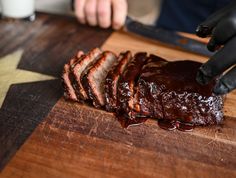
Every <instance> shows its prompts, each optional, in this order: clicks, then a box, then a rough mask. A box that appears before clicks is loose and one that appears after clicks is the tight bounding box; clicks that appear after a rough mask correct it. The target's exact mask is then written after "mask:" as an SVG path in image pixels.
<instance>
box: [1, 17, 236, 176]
mask: <svg viewBox="0 0 236 178" xmlns="http://www.w3.org/2000/svg"><path fill="white" fill-rule="evenodd" d="M58 23H59V22H58ZM50 25H54V23H53V22H52V23H51V24H50ZM68 25H71V22H70V23H68ZM80 28H85V27H80ZM86 28H87V27H86ZM0 31H1V30H0ZM94 31H95V32H97V29H96V30H94ZM95 32H94V33H95ZM100 33H102V32H101V31H100V32H99V34H100ZM71 36H76V35H75V34H74V35H71ZM71 38H72V37H71ZM75 41H76V40H75ZM77 42H78V44H79V43H81V41H77ZM64 46H67V45H64ZM91 48H92V47H91ZM102 48H103V49H107V50H112V51H115V52H117V53H118V52H120V51H124V50H127V49H130V50H131V51H133V52H135V51H147V52H150V53H154V54H157V55H160V56H162V57H165V58H167V59H168V60H177V59H178V60H182V59H191V60H196V61H201V62H204V61H206V60H207V58H205V57H203V56H198V55H195V54H191V53H187V52H182V51H179V50H176V49H170V48H168V47H167V46H163V45H161V44H159V43H153V42H150V41H147V40H145V39H143V38H140V37H136V36H131V35H127V34H125V33H123V32H114V33H113V34H112V35H111V36H110V37H109V38H108V40H107V41H106V42H105V43H104V44H103V46H102ZM71 50H72V49H71ZM58 52H59V51H58ZM72 52H74V51H67V52H65V53H66V54H64V55H65V56H64V57H68V56H70V55H71V53H72ZM46 53H48V54H49V52H48V51H47V50H46ZM55 53H56V52H55ZM41 55H42V54H41ZM38 59H40V58H38ZM28 60H29V59H28ZM61 60H62V61H63V62H65V59H61ZM49 61H50V60H49ZM49 63H50V62H49ZM59 63H60V62H59ZM48 65H49V64H48ZM51 65H52V63H51ZM57 65H59V67H61V66H60V65H61V64H55V63H53V66H54V67H56V68H57ZM45 68H47V67H45ZM48 68H49V66H48ZM55 71H56V69H55ZM49 83H50V82H49ZM56 86H57V85H56V84H55V87H56ZM56 88H57V87H56ZM32 90H33V89H32ZM57 90H61V88H57V89H55V93H60V92H58V91H57ZM45 91H46V90H45ZM50 91H51V92H53V91H54V89H53V88H52V89H51V90H50ZM49 94H50V92H49ZM52 95H55V94H52V93H51V94H50V96H52ZM59 95H60V94H59ZM17 96H18V95H17ZM17 96H12V97H13V98H15V97H17ZM42 100H43V99H42ZM235 105H236V92H235V91H234V92H232V93H231V94H229V95H228V96H227V98H226V101H225V121H224V123H223V125H219V126H213V127H204V128H201V127H200V128H195V129H194V131H193V132H181V131H171V132H170V131H166V130H162V129H160V128H159V127H158V126H157V124H156V121H154V120H148V121H147V122H146V123H145V124H142V125H140V126H136V127H129V128H128V129H123V128H122V127H121V126H120V124H119V122H118V121H117V120H116V119H115V117H114V116H113V115H112V114H110V113H107V112H105V111H101V110H97V109H94V108H92V107H90V106H86V105H81V104H78V103H72V102H68V101H65V100H64V99H63V98H62V97H61V98H60V99H59V101H57V103H56V105H55V106H54V107H53V108H52V110H51V111H50V112H49V113H48V115H47V116H46V117H45V118H44V120H43V121H42V122H39V125H38V127H37V128H36V129H35V130H34V132H33V134H32V135H31V136H30V137H29V138H28V139H27V140H26V141H25V143H24V144H23V145H22V146H21V148H20V149H19V150H18V151H17V152H16V154H15V156H14V157H13V158H12V159H11V160H10V161H9V163H8V164H7V165H6V166H5V168H4V169H3V170H2V172H1V174H0V177H8V178H13V177H24V178H28V177H29V178H31V177H33V178H37V177H45V178H49V177H50V178H51V177H63V178H64V177H181V178H182V177H196V178H198V177H204V178H205V177H214V178H217V177H219V178H220V177H236V110H235ZM35 108H37V107H35ZM35 112H36V111H35ZM32 119H33V118H32ZM14 124H15V125H13V126H12V128H14V127H16V125H17V124H16V123H14ZM0 128H1V127H0ZM0 131H1V130H0ZM0 133H1V134H2V132H0ZM9 134H11V133H10V132H9ZM0 138H1V137H0ZM0 144H1V143H0ZM0 148H1V147H0ZM0 153H1V150H0ZM0 160H1V159H0Z"/></svg>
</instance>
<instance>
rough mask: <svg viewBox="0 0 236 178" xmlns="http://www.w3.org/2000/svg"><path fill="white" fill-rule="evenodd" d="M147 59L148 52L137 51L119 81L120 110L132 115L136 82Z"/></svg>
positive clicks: (118, 102)
mask: <svg viewBox="0 0 236 178" xmlns="http://www.w3.org/2000/svg"><path fill="white" fill-rule="evenodd" d="M146 60H147V53H145V52H140V53H136V54H135V55H134V57H133V58H132V59H131V61H130V63H129V64H128V66H127V67H126V69H125V71H124V72H123V74H122V75H121V76H120V80H119V82H118V93H117V96H118V100H117V106H118V108H117V109H118V112H119V113H120V112H123V113H124V114H125V115H126V116H127V117H130V118H131V116H130V114H131V113H130V111H131V110H132V108H133V105H134V100H133V98H134V94H135V83H136V81H137V79H138V77H139V74H140V71H141V69H142V67H143V65H144V64H145V62H146Z"/></svg>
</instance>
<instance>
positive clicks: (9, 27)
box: [0, 13, 111, 170]
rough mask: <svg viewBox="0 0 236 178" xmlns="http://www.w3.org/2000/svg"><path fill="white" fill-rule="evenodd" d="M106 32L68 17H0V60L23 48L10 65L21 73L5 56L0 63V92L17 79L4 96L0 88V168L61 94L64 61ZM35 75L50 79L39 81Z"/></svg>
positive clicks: (98, 41)
mask: <svg viewBox="0 0 236 178" xmlns="http://www.w3.org/2000/svg"><path fill="white" fill-rule="evenodd" d="M110 33H111V30H100V29H97V28H91V27H87V26H81V25H79V24H78V22H77V20H76V19H75V18H73V17H66V16H58V15H48V14H43V13H37V20H36V21H35V22H27V21H17V20H16V21H6V20H5V21H4V20H0V39H1V40H0V64H2V63H1V62H2V61H3V58H4V57H5V56H6V55H9V54H11V55H13V57H14V58H15V54H16V55H17V54H18V52H17V51H23V54H22V56H19V57H21V58H20V59H19V63H18V65H16V67H17V69H16V70H18V71H21V74H22V75H12V76H11V73H13V72H14V71H12V70H13V69H11V67H10V65H12V64H13V62H12V61H13V60H15V59H14V58H13V57H12V58H11V56H10V57H8V58H7V59H9V62H8V64H7V61H5V62H4V65H0V70H1V76H0V79H1V81H0V84H1V86H0V90H2V89H4V87H5V86H6V85H8V84H9V80H11V78H9V77H12V79H13V78H14V81H15V82H16V83H17V81H18V83H17V84H15V83H13V84H12V85H11V86H10V88H9V89H8V91H7V93H5V95H6V97H4V96H2V94H3V95H4V92H3V93H2V91H0V100H1V98H2V97H4V98H3V99H5V100H4V102H3V104H2V106H1V104H0V170H1V169H2V168H3V167H4V165H5V164H6V163H7V161H8V160H9V159H10V158H11V157H12V156H13V155H14V154H15V152H16V151H17V150H18V149H19V148H20V146H21V145H22V144H23V143H24V141H25V140H26V139H27V138H28V136H29V135H30V134H31V133H32V132H33V130H34V129H35V128H36V127H37V125H38V124H39V123H40V122H41V121H42V120H43V119H44V118H45V116H47V114H48V112H49V111H50V110H51V108H52V107H53V106H54V105H55V103H56V102H57V100H58V99H59V98H60V97H61V96H62V89H61V81H60V74H61V70H62V68H63V65H64V63H65V62H66V61H68V59H69V58H70V57H71V56H73V55H74V54H75V52H76V51H77V50H78V49H82V50H84V51H88V50H90V48H91V47H97V46H101V45H102V44H103V42H104V40H106V39H107V37H108V36H109V35H110ZM4 59H5V58H4ZM7 65H9V67H7ZM8 68H9V69H11V71H8ZM33 72H34V73H35V74H38V75H37V76H38V78H39V81H37V82H30V83H29V82H28V83H23V80H25V81H26V80H27V81H30V76H26V75H29V73H30V74H31V73H33ZM39 74H42V75H45V74H46V75H50V76H52V77H53V78H56V80H51V81H40V75H39ZM41 78H42V77H41ZM4 81H5V82H4Z"/></svg>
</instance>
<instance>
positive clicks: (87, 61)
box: [72, 48, 102, 100]
mask: <svg viewBox="0 0 236 178" xmlns="http://www.w3.org/2000/svg"><path fill="white" fill-rule="evenodd" d="M101 53H102V51H101V50H100V49H99V48H95V49H93V50H91V51H90V52H88V54H86V55H84V56H83V57H82V58H81V59H80V60H79V61H78V62H77V63H76V64H75V66H73V67H72V79H73V80H74V82H73V87H74V89H75V92H76V96H77V98H79V99H81V100H86V99H88V96H87V93H86V91H85V89H84V86H83V85H82V83H81V77H82V73H83V72H84V71H85V70H86V68H88V67H89V66H91V65H93V63H94V62H95V61H96V60H97V57H98V56H99V55H100V54H101ZM78 55H79V54H78Z"/></svg>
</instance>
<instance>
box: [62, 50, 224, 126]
mask: <svg viewBox="0 0 236 178" xmlns="http://www.w3.org/2000/svg"><path fill="white" fill-rule="evenodd" d="M200 66H201V63H198V62H193V61H176V62H169V61H167V60H165V59H162V58H160V57H158V56H155V55H149V56H148V55H147V53H145V52H139V53H136V54H135V55H134V56H133V57H132V54H131V52H130V51H126V52H123V53H120V55H119V56H118V57H117V56H116V55H115V54H114V53H112V52H110V51H104V52H103V51H101V50H100V49H98V48H96V49H93V50H91V51H90V52H88V53H87V54H84V53H82V52H81V51H80V52H78V54H77V55H76V57H74V58H72V59H71V60H70V61H69V62H68V63H67V64H65V66H64V71H63V74H62V80H63V86H64V89H65V92H64V93H65V97H66V98H67V99H70V100H73V101H78V102H84V101H92V104H93V105H94V106H95V107H97V108H104V109H106V110H107V111H109V112H114V113H115V114H116V115H117V116H118V118H122V120H123V121H125V122H127V123H128V124H132V123H133V124H136V123H138V122H141V121H144V120H146V119H147V118H154V119H158V124H159V126H160V127H161V128H165V129H169V130H171V129H176V128H177V129H179V130H191V129H192V128H193V126H196V125H212V124H219V123H221V122H222V120H223V111H222V110H223V98H222V97H221V96H216V95H214V94H213V92H212V90H213V87H214V85H215V82H216V80H214V81H212V82H211V83H209V84H208V85H205V86H201V85H199V84H198V83H197V82H196V81H195V76H196V73H197V70H198V68H199V67H200ZM124 125H126V126H127V124H124Z"/></svg>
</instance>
